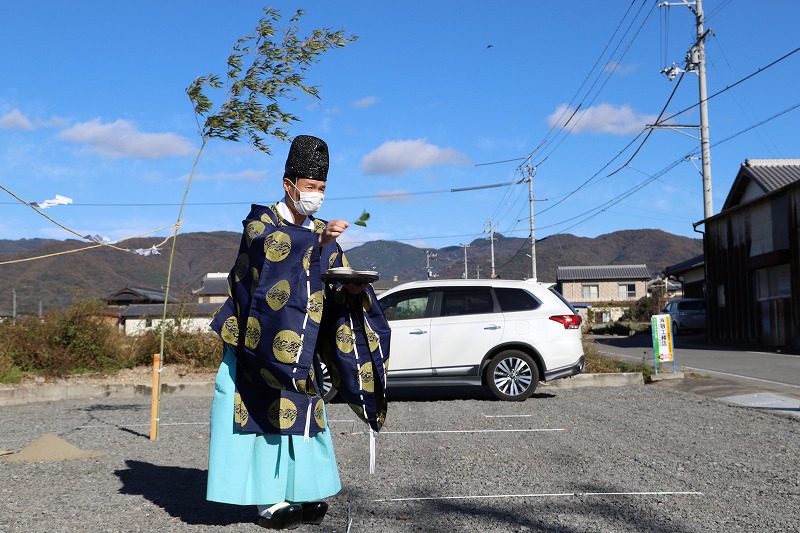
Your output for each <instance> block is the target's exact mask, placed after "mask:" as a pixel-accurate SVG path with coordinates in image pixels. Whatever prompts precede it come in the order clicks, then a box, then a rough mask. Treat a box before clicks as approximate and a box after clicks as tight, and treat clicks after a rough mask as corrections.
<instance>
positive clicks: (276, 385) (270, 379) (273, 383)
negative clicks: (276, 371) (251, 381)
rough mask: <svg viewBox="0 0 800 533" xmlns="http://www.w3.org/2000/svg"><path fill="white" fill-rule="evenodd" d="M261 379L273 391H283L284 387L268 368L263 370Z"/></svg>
mask: <svg viewBox="0 0 800 533" xmlns="http://www.w3.org/2000/svg"><path fill="white" fill-rule="evenodd" d="M261 379H263V380H264V381H266V382H267V385H269V386H270V387H272V388H273V389H278V390H283V385H281V382H280V381H278V380H277V379H276V378H275V376H273V375H272V373H271V372H270V371H269V370H267V369H266V368H262V369H261Z"/></svg>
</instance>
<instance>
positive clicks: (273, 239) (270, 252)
mask: <svg viewBox="0 0 800 533" xmlns="http://www.w3.org/2000/svg"><path fill="white" fill-rule="evenodd" d="M291 251H292V238H291V237H289V235H288V234H286V233H284V232H282V231H273V232H272V233H270V234H269V235H267V237H266V238H265V239H264V255H265V256H266V257H267V259H269V260H270V261H272V262H273V263H278V262H280V261H283V260H284V259H286V256H288V255H289V252H291Z"/></svg>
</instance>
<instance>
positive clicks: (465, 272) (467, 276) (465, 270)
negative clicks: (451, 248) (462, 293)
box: [459, 244, 469, 279]
mask: <svg viewBox="0 0 800 533" xmlns="http://www.w3.org/2000/svg"><path fill="white" fill-rule="evenodd" d="M459 246H461V247H462V248H463V249H464V279H469V275H468V274H467V248H469V244H460V245H459Z"/></svg>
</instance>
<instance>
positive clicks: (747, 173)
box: [722, 159, 800, 211]
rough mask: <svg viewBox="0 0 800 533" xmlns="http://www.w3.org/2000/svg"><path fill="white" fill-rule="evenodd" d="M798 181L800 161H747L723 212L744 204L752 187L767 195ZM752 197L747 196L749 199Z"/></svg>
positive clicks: (726, 200) (741, 169)
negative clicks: (749, 188) (744, 198)
mask: <svg viewBox="0 0 800 533" xmlns="http://www.w3.org/2000/svg"><path fill="white" fill-rule="evenodd" d="M797 181H800V159H745V161H744V164H743V165H742V166H741V167H740V169H739V173H738V174H737V175H736V179H735V180H734V182H733V185H732V186H731V190H730V192H728V197H727V198H726V199H725V205H724V206H723V208H722V210H723V211H724V210H726V209H729V208H731V207H734V206H736V205H739V204H740V203H742V199H743V197H744V196H745V193H747V191H748V186H750V185H753V186H755V187H757V188H758V189H759V190H760V191H761V193H762V194H767V193H770V192H772V191H777V190H778V189H781V188H783V187H786V186H787V185H790V184H792V183H795V182H797ZM751 195H752V193H748V194H747V196H749V197H751ZM751 198H752V197H751ZM745 201H746V200H745Z"/></svg>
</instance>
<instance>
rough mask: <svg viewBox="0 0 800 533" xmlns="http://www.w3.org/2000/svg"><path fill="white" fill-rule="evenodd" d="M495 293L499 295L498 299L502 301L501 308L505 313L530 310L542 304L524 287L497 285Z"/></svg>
mask: <svg viewBox="0 0 800 533" xmlns="http://www.w3.org/2000/svg"><path fill="white" fill-rule="evenodd" d="M494 293H495V295H497V301H498V302H499V303H500V310H501V311H503V312H504V313H508V312H510V311H530V310H531V309H536V308H537V307H539V306H540V305H542V304H541V302H539V300H537V299H536V298H534V297H533V295H532V294H531V293H529V292H528V291H526V290H523V289H512V288H510V287H495V289H494Z"/></svg>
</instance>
